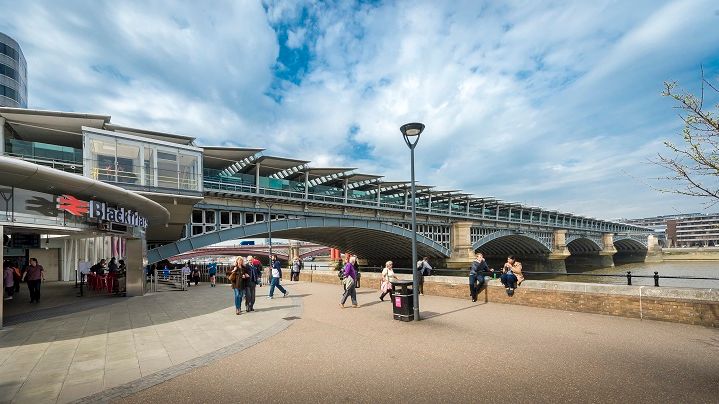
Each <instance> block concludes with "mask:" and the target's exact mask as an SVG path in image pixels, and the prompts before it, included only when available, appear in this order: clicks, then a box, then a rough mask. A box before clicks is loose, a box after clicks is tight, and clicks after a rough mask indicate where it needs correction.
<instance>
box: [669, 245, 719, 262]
mask: <svg viewBox="0 0 719 404" xmlns="http://www.w3.org/2000/svg"><path fill="white" fill-rule="evenodd" d="M662 260H663V261H719V247H690V248H662Z"/></svg>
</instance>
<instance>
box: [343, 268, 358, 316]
mask: <svg viewBox="0 0 719 404" xmlns="http://www.w3.org/2000/svg"><path fill="white" fill-rule="evenodd" d="M356 260H357V257H355V256H352V257H350V259H349V261H348V262H347V264H345V267H344V270H343V275H344V279H343V280H342V284H343V285H344V288H345V291H344V293H343V294H342V300H341V301H340V307H341V308H343V309H344V308H345V302H346V301H347V298H348V297H351V298H352V307H354V308H357V307H358V305H357V290H356V289H355V285H356V283H355V282H356V281H357V272H356V271H355V266H354V264H355V263H354V262H353V261H356Z"/></svg>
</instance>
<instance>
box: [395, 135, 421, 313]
mask: <svg viewBox="0 0 719 404" xmlns="http://www.w3.org/2000/svg"><path fill="white" fill-rule="evenodd" d="M399 130H400V131H401V132H402V136H404V142H405V143H407V146H408V147H409V150H410V155H411V156H412V157H411V166H412V295H413V301H414V321H419V320H420V318H419V274H418V272H417V206H416V204H417V200H416V199H417V198H416V197H417V195H416V193H415V187H414V148H415V147H416V146H417V142H419V135H421V134H422V131H423V130H424V124H423V123H418V122H413V123H407V124H404V125H402V127H401V128H399Z"/></svg>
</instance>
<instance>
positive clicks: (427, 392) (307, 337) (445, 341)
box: [120, 283, 719, 403]
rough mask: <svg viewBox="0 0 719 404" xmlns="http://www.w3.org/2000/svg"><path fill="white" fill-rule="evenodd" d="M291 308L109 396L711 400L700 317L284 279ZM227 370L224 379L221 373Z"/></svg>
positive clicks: (709, 334)
mask: <svg viewBox="0 0 719 404" xmlns="http://www.w3.org/2000/svg"><path fill="white" fill-rule="evenodd" d="M290 287H291V288H292V290H293V291H294V292H295V294H301V295H303V296H304V297H303V312H302V315H301V317H302V318H301V319H298V320H295V321H294V322H293V323H292V326H291V327H289V328H287V329H286V330H284V331H283V332H280V333H277V334H275V335H274V336H272V337H270V338H267V339H265V340H264V341H262V342H260V343H258V344H256V345H254V346H252V347H249V348H247V349H245V350H242V351H240V352H238V353H236V354H233V355H229V356H226V357H223V358H221V359H219V360H217V361H215V362H212V363H209V364H208V365H207V366H204V367H201V368H197V369H194V370H192V371H190V372H188V373H185V374H182V375H180V376H178V377H176V378H173V379H171V380H168V381H165V382H163V383H160V384H157V385H155V386H153V387H151V388H148V389H145V390H142V391H140V392H138V393H136V394H133V395H131V396H129V397H126V398H123V399H121V400H120V401H123V402H129V403H151V402H157V401H171V402H173V403H194V402H270V403H275V402H276V403H283V402H367V403H370V402H372V403H374V402H419V403H430V402H431V403H435V402H438V401H442V402H474V401H491V402H497V401H505V402H520V403H522V402H651V403H655V402H683V403H684V402H717V398H718V397H719V387H718V386H719V331H718V330H716V329H712V328H706V327H700V326H692V325H684V324H675V323H666V322H658V321H651V320H639V319H632V318H621V317H612V316H606V315H597V314H587V313H577V312H567V311H560V310H552V309H543V308H534V307H525V306H516V305H506V304H499V303H481V302H480V303H471V302H470V301H468V300H465V299H454V298H447V297H437V296H424V297H423V298H422V306H421V307H422V313H423V316H424V318H425V319H424V320H423V321H421V322H414V323H401V322H397V321H394V320H392V316H391V303H389V302H387V301H385V302H380V301H379V300H378V299H377V297H378V292H377V291H376V290H374V289H366V288H363V289H360V293H359V296H358V297H359V303H360V305H361V306H360V308H358V309H352V308H346V309H340V308H339V307H338V300H339V294H340V292H341V287H340V286H338V285H328V284H318V283H314V284H309V283H301V284H294V285H293V284H291V283H290ZM230 380H236V381H235V382H232V383H230Z"/></svg>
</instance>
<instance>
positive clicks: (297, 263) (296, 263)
mask: <svg viewBox="0 0 719 404" xmlns="http://www.w3.org/2000/svg"><path fill="white" fill-rule="evenodd" d="M301 270H302V260H300V259H299V257H295V259H294V260H292V272H290V280H291V281H294V282H298V281H299V280H300V271H301Z"/></svg>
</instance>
